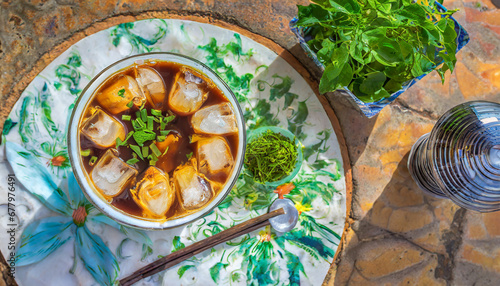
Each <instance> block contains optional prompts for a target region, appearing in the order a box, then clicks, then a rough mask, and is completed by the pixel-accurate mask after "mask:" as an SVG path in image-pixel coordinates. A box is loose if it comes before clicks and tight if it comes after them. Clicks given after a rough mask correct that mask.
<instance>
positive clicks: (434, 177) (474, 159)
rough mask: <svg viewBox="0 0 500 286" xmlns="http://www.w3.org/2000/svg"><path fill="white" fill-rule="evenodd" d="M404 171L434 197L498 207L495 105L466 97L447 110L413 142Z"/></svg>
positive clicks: (499, 142) (498, 113)
mask: <svg viewBox="0 0 500 286" xmlns="http://www.w3.org/2000/svg"><path fill="white" fill-rule="evenodd" d="M408 170H409V171H410V174H411V175H412V177H413V179H414V180H415V182H416V183H417V185H418V186H419V187H420V188H421V189H423V190H425V191H427V192H429V193H430V194H432V195H434V196H437V197H443V198H449V199H451V200H452V201H453V202H455V203H456V204H457V205H460V206H462V207H464V208H467V209H472V210H476V211H480V212H491V211H497V210H500V104H498V103H493V102H487V101H471V102H466V103H463V104H460V105H458V106H455V107H454V108H452V109H450V110H448V111H447V112H446V113H445V114H444V115H443V116H441V117H440V118H439V120H438V121H437V123H436V125H435V126H434V128H433V129H432V131H431V132H430V133H428V134H425V135H423V136H422V137H421V138H420V139H419V140H418V141H417V142H416V143H415V144H414V145H413V147H412V149H411V151H410V156H409V159H408Z"/></svg>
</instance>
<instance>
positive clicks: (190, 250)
mask: <svg viewBox="0 0 500 286" xmlns="http://www.w3.org/2000/svg"><path fill="white" fill-rule="evenodd" d="M284 213H285V211H284V210H283V209H282V208H280V209H277V210H275V211H272V212H269V213H266V214H263V215H261V216H258V217H255V218H252V219H250V220H247V221H245V222H243V223H240V224H238V225H235V226H233V227H231V228H229V229H226V230H224V231H221V232H219V233H217V234H215V235H213V236H211V237H208V238H206V239H203V240H201V241H198V242H196V243H193V244H191V245H190V246H187V247H185V248H183V249H180V250H178V251H176V252H174V253H171V254H170V255H167V256H165V257H162V258H160V259H158V260H157V261H155V262H152V263H150V264H148V265H146V266H144V267H143V268H141V269H139V270H137V271H135V272H134V273H132V274H131V275H129V276H127V277H125V278H123V279H121V280H120V283H119V285H122V286H128V285H132V284H133V283H135V282H137V281H139V280H141V279H143V278H146V277H149V276H151V275H153V274H156V273H158V272H160V271H163V270H165V269H167V268H170V267H172V266H174V265H176V264H178V263H180V262H182V261H184V260H186V259H188V258H190V257H191V256H193V255H196V254H198V253H201V252H203V251H205V250H207V249H210V248H212V247H214V246H215V245H218V244H220V243H223V242H226V241H229V240H232V239H235V238H237V237H239V236H241V235H243V234H246V233H249V232H251V231H254V230H256V229H259V228H261V227H264V226H266V225H269V219H270V218H273V217H275V216H278V215H282V214H284Z"/></svg>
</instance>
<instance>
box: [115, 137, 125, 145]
mask: <svg viewBox="0 0 500 286" xmlns="http://www.w3.org/2000/svg"><path fill="white" fill-rule="evenodd" d="M122 145H125V144H123V141H122V139H120V137H116V147H120V146H122Z"/></svg>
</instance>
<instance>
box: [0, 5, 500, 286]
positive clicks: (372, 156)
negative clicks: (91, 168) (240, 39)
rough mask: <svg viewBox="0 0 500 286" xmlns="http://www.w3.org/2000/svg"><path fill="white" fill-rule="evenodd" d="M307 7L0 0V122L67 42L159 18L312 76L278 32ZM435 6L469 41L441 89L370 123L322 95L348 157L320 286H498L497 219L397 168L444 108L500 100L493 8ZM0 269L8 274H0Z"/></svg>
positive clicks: (417, 88) (499, 48) (429, 82)
mask: <svg viewBox="0 0 500 286" xmlns="http://www.w3.org/2000/svg"><path fill="white" fill-rule="evenodd" d="M307 2H308V1H307V0H281V1H278V0H256V1H250V0H243V1H236V0H230V1H214V0H175V1H174V0H166V1H161V2H160V1H144V0H134V1H132V0H92V1H69V0H57V1H56V0H32V1H28V0H19V1H12V0H4V1H1V2H0V23H1V25H0V122H2V123H3V121H4V119H5V117H6V115H7V114H8V113H9V112H10V108H11V107H12V105H13V104H14V103H15V101H16V99H17V97H18V96H19V95H20V93H21V92H22V90H23V89H24V87H26V86H27V84H28V83H29V82H30V81H31V80H32V79H33V77H34V76H35V75H36V74H38V72H39V71H40V70H41V69H43V67H45V66H46V65H47V64H48V63H50V61H51V59H53V58H54V57H56V56H57V55H59V54H60V53H61V52H62V51H64V50H65V49H66V48H67V47H69V46H70V45H71V44H72V43H74V42H76V41H77V40H79V39H81V38H83V37H85V36H86V35H88V34H91V33H94V32H97V31H99V30H102V29H105V28H107V27H109V26H112V25H114V24H118V23H123V22H128V21H134V20H136V19H144V18H152V17H165V15H167V16H169V15H170V16H172V17H178V18H179V17H180V18H186V19H194V20H196V19H203V20H204V21H205V22H213V21H222V23H224V22H227V23H230V24H233V25H237V26H240V27H241V28H242V29H246V30H249V31H251V32H253V33H256V34H259V35H262V36H264V37H266V38H268V39H270V40H272V41H274V42H276V43H277V44H279V45H281V46H282V47H284V48H286V49H287V50H289V51H290V52H291V53H292V54H293V55H294V56H295V57H297V59H298V60H299V61H300V62H301V63H302V64H303V65H304V66H305V67H306V68H307V69H308V70H309V72H310V73H311V74H312V78H310V79H311V80H312V81H314V80H318V79H319V78H318V76H320V75H321V74H320V72H319V70H318V69H317V68H316V67H315V66H313V64H312V63H311V61H310V60H309V59H308V58H307V56H306V55H305V54H304V52H303V51H302V49H301V48H300V46H299V45H298V43H297V40H296V39H295V38H294V37H293V35H292V33H291V32H290V30H289V27H288V21H289V20H290V19H291V18H293V17H294V16H295V14H296V7H295V5H296V4H303V5H305V4H307ZM444 5H445V6H446V7H447V8H449V9H455V8H458V9H460V11H459V12H457V13H456V14H455V18H456V19H458V21H459V22H460V23H461V24H462V25H463V26H464V27H465V29H466V30H467V31H468V32H469V34H470V36H471V42H470V43H469V44H468V45H467V46H466V47H465V48H464V49H463V50H462V51H460V52H459V53H458V54H457V58H458V60H459V62H458V64H457V66H456V69H455V71H454V73H453V74H449V73H448V75H447V78H446V81H445V83H444V84H442V83H441V80H440V78H439V76H438V75H437V74H436V73H432V74H429V75H428V76H426V77H425V78H424V79H423V80H421V81H420V82H419V83H417V84H416V85H414V86H413V87H412V88H410V89H409V90H408V91H407V92H405V93H403V94H402V95H401V96H400V97H399V98H398V99H397V100H396V102H394V103H393V104H391V105H390V106H389V107H386V108H385V109H384V110H383V111H382V112H381V113H380V114H379V115H378V116H376V117H374V118H371V119H368V118H366V117H364V116H363V115H362V114H361V113H360V111H359V110H358V109H356V108H355V107H354V106H353V103H352V102H351V101H350V100H348V99H347V98H346V97H345V96H343V95H341V94H337V93H334V94H329V95H328V96H327V97H328V99H329V101H330V103H331V105H332V107H333V108H334V110H335V113H336V115H337V117H338V118H339V121H340V124H341V128H342V130H343V133H344V137H345V140H346V144H347V149H348V152H349V157H350V161H351V166H346V170H349V167H350V170H351V171H352V175H353V196H352V209H351V212H350V213H348V219H347V222H348V223H349V227H348V229H347V231H346V232H345V233H344V244H343V245H341V249H342V250H341V252H340V253H339V255H338V257H337V260H336V261H335V263H334V264H333V265H332V268H331V270H330V275H328V277H327V280H326V281H325V284H327V285H333V284H335V285H498V284H499V281H500V212H499V213H490V214H479V213H476V212H472V211H466V210H464V209H462V208H459V207H458V206H456V205H454V204H453V203H451V202H450V201H448V200H441V199H436V198H434V197H430V196H428V195H425V194H423V193H422V192H421V191H420V190H419V189H418V187H417V186H416V185H415V183H414V182H413V181H412V179H411V177H410V175H409V173H408V170H407V167H406V164H407V157H408V156H407V155H408V152H409V150H410V148H411V146H412V145H413V143H414V142H415V141H416V140H417V139H418V138H419V137H420V136H421V135H422V134H425V133H427V132H429V131H430V130H431V129H432V126H433V125H434V123H435V121H436V119H437V118H438V117H439V116H440V115H441V114H442V113H444V112H445V111H446V110H448V109H449V108H451V107H453V106H455V105H456V104H459V103H462V102H464V101H468V100H475V99H483V100H490V101H496V102H500V22H499V21H500V20H499V19H500V10H498V9H496V8H495V6H494V5H493V4H492V2H491V0H445V2H444ZM193 17H194V18H193ZM196 17H197V18H196ZM218 23H220V22H218ZM316 84H317V83H313V85H316ZM313 87H314V88H315V86H313ZM352 130H356V132H352ZM0 262H1V259H0ZM0 264H1V263H0ZM0 270H2V272H3V277H4V278H8V277H7V276H6V269H5V267H3V266H2V265H0ZM5 283H6V284H7V285H10V284H12V283H13V282H12V280H8V279H7V280H6V281H5V282H4V281H2V279H0V286H1V285H4V284H5Z"/></svg>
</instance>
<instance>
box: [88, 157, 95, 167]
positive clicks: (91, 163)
mask: <svg viewBox="0 0 500 286" xmlns="http://www.w3.org/2000/svg"><path fill="white" fill-rule="evenodd" d="M95 162H97V157H96V156H92V157H91V158H90V160H89V165H90V166H94V164H95Z"/></svg>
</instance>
